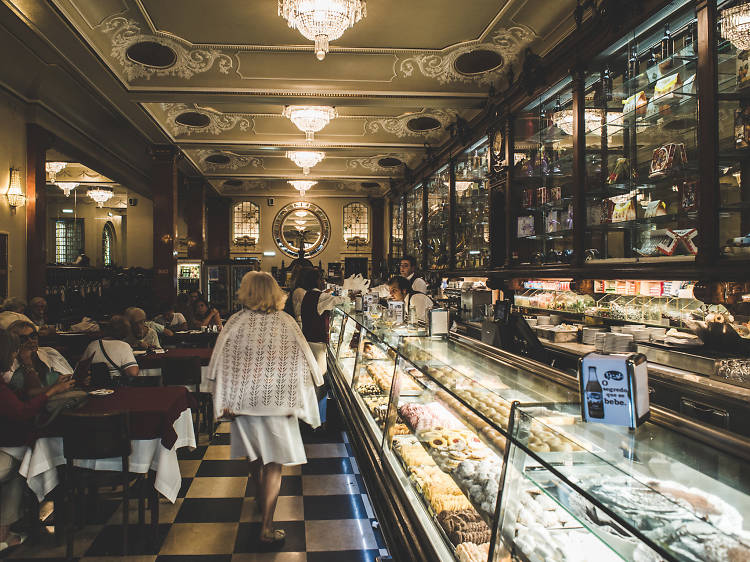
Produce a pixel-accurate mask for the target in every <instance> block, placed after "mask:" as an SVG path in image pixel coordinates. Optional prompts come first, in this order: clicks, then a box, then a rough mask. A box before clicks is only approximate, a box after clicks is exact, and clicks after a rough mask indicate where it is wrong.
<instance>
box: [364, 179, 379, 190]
mask: <svg viewBox="0 0 750 562" xmlns="http://www.w3.org/2000/svg"><path fill="white" fill-rule="evenodd" d="M361 185H362V187H364V188H367V189H375V188H376V187H380V184H379V183H378V182H376V181H363V182H362V184H361Z"/></svg>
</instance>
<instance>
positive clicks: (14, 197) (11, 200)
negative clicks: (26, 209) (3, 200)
mask: <svg viewBox="0 0 750 562" xmlns="http://www.w3.org/2000/svg"><path fill="white" fill-rule="evenodd" d="M5 196H6V197H7V198H8V206H9V207H10V214H11V215H15V214H16V207H23V206H24V205H25V204H26V196H25V195H24V194H23V191H22V190H21V171H20V170H19V169H17V168H11V169H10V183H9V185H8V191H6V192H5Z"/></svg>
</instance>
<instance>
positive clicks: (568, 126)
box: [552, 99, 603, 135]
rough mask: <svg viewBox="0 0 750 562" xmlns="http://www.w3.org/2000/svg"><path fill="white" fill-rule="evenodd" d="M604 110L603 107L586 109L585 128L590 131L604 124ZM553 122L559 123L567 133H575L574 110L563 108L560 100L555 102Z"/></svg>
mask: <svg viewBox="0 0 750 562" xmlns="http://www.w3.org/2000/svg"><path fill="white" fill-rule="evenodd" d="M602 116H603V112H602V110H601V109H586V110H585V111H584V112H583V122H584V130H585V131H586V132H587V133H588V132H589V131H593V130H594V129H595V128H596V127H599V126H601V124H602ZM552 122H553V123H554V124H555V125H557V126H558V127H559V128H560V129H562V131H563V132H564V133H565V134H567V135H572V134H573V110H572V109H562V106H561V105H560V100H559V99H558V100H557V103H555V109H554V113H552Z"/></svg>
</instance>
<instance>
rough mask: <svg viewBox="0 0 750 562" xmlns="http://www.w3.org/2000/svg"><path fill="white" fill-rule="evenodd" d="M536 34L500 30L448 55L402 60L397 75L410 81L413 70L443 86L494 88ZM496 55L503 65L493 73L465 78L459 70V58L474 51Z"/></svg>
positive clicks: (522, 28) (521, 29) (523, 29)
mask: <svg viewBox="0 0 750 562" xmlns="http://www.w3.org/2000/svg"><path fill="white" fill-rule="evenodd" d="M535 37H536V34H535V33H534V32H533V31H531V29H529V28H528V27H525V26H520V25H519V26H514V27H510V28H507V29H505V28H503V29H498V30H497V31H495V33H494V34H493V35H492V39H491V40H490V41H488V42H484V43H469V44H464V45H461V46H459V47H455V48H450V49H451V50H449V51H448V52H447V53H445V54H419V55H415V56H413V57H409V58H406V59H403V60H402V61H401V62H400V64H399V61H396V63H395V64H396V65H398V72H399V73H400V74H401V75H402V76H404V77H409V76H412V75H413V74H414V69H415V68H419V70H420V72H421V73H422V74H424V75H425V76H427V77H430V78H436V79H437V81H438V82H440V83H441V84H448V83H450V82H474V83H476V84H483V85H489V84H492V83H493V82H494V81H495V80H496V79H497V78H498V77H500V75H501V74H503V73H504V72H505V71H506V70H507V69H508V68H509V67H510V65H511V64H513V63H514V62H516V61H517V60H518V57H519V55H520V54H521V52H522V51H523V49H524V48H525V47H526V45H528V44H529V43H531V41H533V40H534V38H535ZM477 50H484V51H493V52H495V53H498V54H499V55H500V56H501V57H502V63H501V64H500V65H499V66H498V67H497V68H494V69H491V70H488V71H487V72H482V73H478V74H462V73H460V72H458V71H457V70H456V67H455V62H456V59H458V57H460V56H461V55H465V54H467V53H471V52H472V51H477Z"/></svg>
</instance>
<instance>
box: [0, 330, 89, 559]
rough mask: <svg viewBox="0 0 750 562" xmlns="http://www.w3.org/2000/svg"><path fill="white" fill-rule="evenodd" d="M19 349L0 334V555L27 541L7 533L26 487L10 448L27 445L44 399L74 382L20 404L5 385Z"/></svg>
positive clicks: (15, 342)
mask: <svg viewBox="0 0 750 562" xmlns="http://www.w3.org/2000/svg"><path fill="white" fill-rule="evenodd" d="M18 348H19V344H18V338H17V337H16V336H15V335H13V334H10V333H8V332H6V331H5V330H0V441H1V442H2V443H3V445H5V446H6V448H5V449H4V450H0V553H2V552H3V551H4V550H6V549H8V548H10V547H13V546H17V545H19V544H21V543H22V542H23V541H24V540H25V539H26V537H25V536H23V535H19V534H17V533H12V532H11V531H10V526H11V525H12V524H13V523H15V522H16V521H18V520H19V519H21V515H22V504H23V491H24V488H25V487H26V483H25V482H24V480H23V478H22V477H21V475H20V474H19V473H18V468H19V465H20V461H19V460H18V459H16V458H15V457H13V456H12V455H10V454H9V452H8V451H9V448H11V447H16V446H24V445H28V441H29V435H30V433H31V429H32V421H33V420H34V417H35V416H36V415H37V414H39V413H40V412H41V410H42V408H43V407H44V405H45V403H46V402H47V399H48V398H49V397H51V396H54V395H55V394H58V393H60V392H64V391H65V390H68V389H70V387H71V386H72V385H73V382H74V381H73V379H72V378H65V377H61V378H60V380H59V381H58V382H57V383H56V384H54V385H52V386H51V387H49V388H47V389H46V390H45V391H44V392H42V393H40V394H38V395H37V396H35V397H34V398H32V399H31V400H29V401H28V402H23V401H21V400H20V399H19V398H18V396H16V394H15V393H14V392H13V391H12V390H11V389H10V388H9V387H8V385H7V384H5V382H4V379H5V375H6V374H7V372H8V370H9V369H10V368H11V366H12V365H13V364H14V363H15V361H16V355H17V353H18ZM3 556H4V554H0V557H3Z"/></svg>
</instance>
